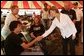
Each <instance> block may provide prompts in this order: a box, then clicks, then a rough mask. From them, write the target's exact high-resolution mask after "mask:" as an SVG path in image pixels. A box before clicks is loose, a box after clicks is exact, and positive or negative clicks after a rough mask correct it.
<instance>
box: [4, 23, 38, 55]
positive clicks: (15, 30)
mask: <svg viewBox="0 0 84 56" xmlns="http://www.w3.org/2000/svg"><path fill="white" fill-rule="evenodd" d="M9 29H10V31H11V33H10V34H9V35H8V36H7V38H6V40H5V47H4V48H5V52H6V55H20V54H21V53H22V52H23V51H24V50H25V49H28V48H29V47H30V46H32V45H33V44H34V43H35V42H37V41H39V38H38V37H37V38H35V39H34V40H33V41H31V42H30V43H28V42H24V41H23V39H21V38H20V37H22V35H21V30H22V24H21V22H19V21H13V22H11V23H10V25H9Z"/></svg>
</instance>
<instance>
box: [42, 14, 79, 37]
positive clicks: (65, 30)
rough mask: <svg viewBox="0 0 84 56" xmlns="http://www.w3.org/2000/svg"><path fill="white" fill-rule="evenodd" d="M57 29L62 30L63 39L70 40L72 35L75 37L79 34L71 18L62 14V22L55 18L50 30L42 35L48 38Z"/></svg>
mask: <svg viewBox="0 0 84 56" xmlns="http://www.w3.org/2000/svg"><path fill="white" fill-rule="evenodd" d="M56 27H58V28H59V29H60V31H61V35H62V36H63V38H65V37H66V38H68V37H70V36H71V35H73V36H75V34H76V32H77V30H76V27H75V25H74V23H73V22H72V21H71V19H70V18H69V16H68V15H65V14H62V13H60V22H59V21H58V19H57V18H56V17H55V19H54V20H53V22H52V24H51V26H50V28H49V29H48V30H47V31H45V33H44V34H43V35H42V36H43V38H44V37H47V36H48V35H49V34H50V33H51V32H52V31H53V30H54V29H55V28H56Z"/></svg>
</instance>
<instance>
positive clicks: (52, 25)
mask: <svg viewBox="0 0 84 56" xmlns="http://www.w3.org/2000/svg"><path fill="white" fill-rule="evenodd" d="M55 28H56V18H55V19H54V20H53V22H52V24H51V26H50V28H49V29H48V30H47V31H45V33H44V34H43V35H41V37H43V38H44V37H47V36H48V35H49V34H50V33H51V32H52V31H53V30H54V29H55Z"/></svg>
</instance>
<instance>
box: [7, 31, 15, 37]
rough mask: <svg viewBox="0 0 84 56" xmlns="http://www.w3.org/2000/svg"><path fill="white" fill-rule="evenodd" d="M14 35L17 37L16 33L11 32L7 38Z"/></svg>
mask: <svg viewBox="0 0 84 56" xmlns="http://www.w3.org/2000/svg"><path fill="white" fill-rule="evenodd" d="M12 37H16V34H14V33H12V32H11V33H10V34H9V35H8V36H7V38H12Z"/></svg>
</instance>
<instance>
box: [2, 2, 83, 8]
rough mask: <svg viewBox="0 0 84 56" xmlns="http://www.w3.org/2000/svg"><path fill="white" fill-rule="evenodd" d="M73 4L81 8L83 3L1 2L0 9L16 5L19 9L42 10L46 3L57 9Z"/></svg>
mask: <svg viewBox="0 0 84 56" xmlns="http://www.w3.org/2000/svg"><path fill="white" fill-rule="evenodd" d="M73 2H78V4H79V5H78V6H79V7H83V1H68V2H66V1H1V8H2V9H9V8H10V6H11V5H18V6H19V8H21V9H31V8H35V9H42V8H44V3H47V4H48V5H49V6H56V7H57V8H62V7H64V4H67V3H69V4H71V7H73V5H72V4H73Z"/></svg>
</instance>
